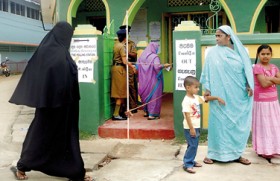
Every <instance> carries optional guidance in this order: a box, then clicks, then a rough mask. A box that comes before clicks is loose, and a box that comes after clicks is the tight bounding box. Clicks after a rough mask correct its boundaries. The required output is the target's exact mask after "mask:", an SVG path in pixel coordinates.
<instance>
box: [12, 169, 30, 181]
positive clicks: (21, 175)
mask: <svg viewBox="0 0 280 181" xmlns="http://www.w3.org/2000/svg"><path fill="white" fill-rule="evenodd" d="M10 170H11V171H12V172H13V174H14V176H15V178H16V179H17V180H27V179H28V177H27V175H26V174H25V172H23V171H20V170H18V169H17V167H15V166H12V167H11V168H10Z"/></svg>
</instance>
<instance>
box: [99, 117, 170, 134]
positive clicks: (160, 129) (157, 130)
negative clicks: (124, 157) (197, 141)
mask: <svg viewBox="0 0 280 181" xmlns="http://www.w3.org/2000/svg"><path fill="white" fill-rule="evenodd" d="M137 114H138V113H137ZM141 117H142V118H139V116H136V115H134V116H133V117H132V118H131V119H130V120H125V121H112V120H108V121H107V122H105V123H104V124H103V125H101V126H100V127H99V128H98V135H99V136H100V137H101V138H120V139H125V138H128V131H127V130H128V128H129V138H130V139H173V138H174V137H175V133H174V123H173V119H169V120H167V119H166V118H165V119H164V118H160V119H157V120H147V118H144V117H143V116H141Z"/></svg>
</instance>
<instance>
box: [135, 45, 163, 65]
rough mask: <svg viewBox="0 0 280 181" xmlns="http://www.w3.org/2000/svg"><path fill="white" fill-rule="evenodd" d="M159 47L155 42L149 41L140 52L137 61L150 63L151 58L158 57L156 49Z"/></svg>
mask: <svg viewBox="0 0 280 181" xmlns="http://www.w3.org/2000/svg"><path fill="white" fill-rule="evenodd" d="M158 48H159V44H158V43H155V42H151V43H149V45H148V46H147V47H146V48H145V50H144V51H143V52H142V54H141V56H140V57H139V59H138V61H137V62H138V63H144V64H145V63H147V64H150V63H151V60H153V59H154V58H155V57H158V55H157V50H158Z"/></svg>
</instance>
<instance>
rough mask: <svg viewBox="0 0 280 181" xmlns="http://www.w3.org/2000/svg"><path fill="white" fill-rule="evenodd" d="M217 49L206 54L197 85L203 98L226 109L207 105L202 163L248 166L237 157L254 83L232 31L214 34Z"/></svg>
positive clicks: (249, 116)
mask: <svg viewBox="0 0 280 181" xmlns="http://www.w3.org/2000/svg"><path fill="white" fill-rule="evenodd" d="M216 42H217V45H216V46H215V47H212V48H211V49H210V50H209V53H208V54H207V57H206V60H205V64H204V68H203V71H202V74H201V79H200V82H201V83H202V84H203V86H204V89H205V94H206V95H207V94H208V95H212V96H219V97H221V98H222V99H223V100H225V103H226V106H220V105H219V103H218V102H216V101H212V102H210V103H209V104H210V113H209V120H208V153H207V157H206V158H205V159H204V163H206V164H212V163H213V161H221V162H229V161H237V162H239V163H242V164H245V165H249V164H250V163H251V162H250V161H249V160H248V159H245V158H243V157H242V156H241V155H242V153H243V152H244V150H245V148H246V144H247V141H248V138H249V134H250V128H251V120H252V106H253V98H252V95H253V91H252V89H253V86H254V81H253V80H254V79H253V73H252V66H251V60H250V58H249V56H248V53H247V51H246V49H245V48H244V46H243V45H242V43H241V42H240V40H239V39H238V38H237V36H236V35H235V34H234V33H233V31H232V29H231V28H230V27H229V26H227V25H223V26H221V27H219V28H218V30H217V31H216Z"/></svg>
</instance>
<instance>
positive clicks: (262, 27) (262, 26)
mask: <svg viewBox="0 0 280 181" xmlns="http://www.w3.org/2000/svg"><path fill="white" fill-rule="evenodd" d="M254 32H255V33H266V22H265V10H264V8H263V9H262V10H261V12H260V14H259V17H258V19H257V22H256V26H255V30H254Z"/></svg>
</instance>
